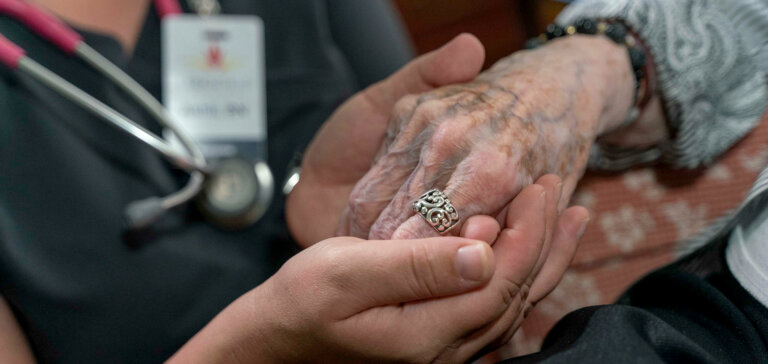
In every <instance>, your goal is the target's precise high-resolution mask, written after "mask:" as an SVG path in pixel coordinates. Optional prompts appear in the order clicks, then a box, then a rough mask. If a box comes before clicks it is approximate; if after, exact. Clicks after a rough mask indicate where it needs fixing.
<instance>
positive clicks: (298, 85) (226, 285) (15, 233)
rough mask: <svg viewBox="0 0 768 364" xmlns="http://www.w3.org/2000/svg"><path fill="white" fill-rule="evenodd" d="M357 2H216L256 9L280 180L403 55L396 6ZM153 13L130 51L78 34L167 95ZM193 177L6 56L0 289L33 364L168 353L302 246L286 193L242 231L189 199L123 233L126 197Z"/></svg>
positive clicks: (134, 111)
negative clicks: (291, 228)
mask: <svg viewBox="0 0 768 364" xmlns="http://www.w3.org/2000/svg"><path fill="white" fill-rule="evenodd" d="M182 3H184V2H183V1H182ZM361 3H362V2H358V1H357V0H341V1H329V2H328V3H326V2H325V1H307V0H281V1H270V0H264V1H258V0H231V1H229V0H223V1H222V8H223V12H224V13H229V14H256V15H259V16H260V17H261V18H262V19H263V20H264V24H265V35H266V57H267V59H266V65H267V99H268V101H267V102H268V131H269V140H268V146H269V158H268V162H269V164H270V166H271V168H272V170H273V171H274V174H275V178H276V181H277V182H278V183H279V182H281V181H282V179H283V177H284V176H285V173H286V165H287V164H288V163H289V160H290V159H291V157H292V155H293V153H294V152H295V151H297V150H302V149H303V148H304V147H305V146H306V144H307V143H308V142H309V141H310V139H311V137H312V135H313V134H314V132H315V131H316V130H317V128H318V127H319V126H320V125H321V123H322V122H323V121H324V120H325V119H326V118H327V117H328V116H329V115H330V113H331V112H332V111H333V110H334V109H335V107H337V106H338V105H339V104H340V103H341V102H342V101H343V100H344V99H345V98H347V97H348V96H350V95H351V94H353V93H354V92H356V91H357V90H359V89H360V87H363V86H365V85H367V84H369V83H371V82H373V81H375V80H378V79H381V78H383V77H385V76H386V75H387V74H389V73H391V72H392V71H394V70H395V69H396V68H398V67H400V66H401V65H402V64H404V63H405V62H406V61H407V60H408V58H409V57H410V48H409V47H408V45H407V41H406V40H405V37H404V36H403V31H402V29H401V28H400V25H399V23H398V21H397V19H396V17H395V16H394V13H393V11H392V9H391V8H390V5H388V3H385V2H383V1H382V2H365V4H364V5H361ZM187 10H188V9H187ZM159 24H160V23H159V20H158V18H157V16H156V15H155V12H154V9H152V10H149V12H148V16H147V20H146V24H145V26H144V29H143V31H142V34H141V36H140V38H139V42H138V44H137V47H136V51H135V55H134V56H133V57H132V58H130V59H128V58H126V57H125V56H124V54H123V50H122V49H121V47H120V45H119V44H118V43H117V42H116V41H115V40H114V39H112V38H109V37H106V36H103V35H99V34H93V33H87V32H82V33H83V36H84V37H85V40H86V41H87V42H88V43H89V44H90V45H91V46H92V47H94V48H95V49H96V50H98V51H99V52H101V53H102V54H103V55H105V56H106V57H107V58H109V59H110V60H112V61H113V62H115V63H116V64H117V65H118V66H120V67H123V68H124V69H126V70H127V71H128V72H129V73H130V74H131V75H132V76H134V77H135V78H136V79H137V80H138V81H140V82H141V83H142V84H143V85H144V86H145V87H147V88H148V89H149V90H150V91H151V92H152V93H154V94H155V96H157V97H158V98H160V96H161V92H162V90H161V77H160V53H161V52H160V34H159V29H160V26H159ZM0 33H2V34H3V35H5V36H6V37H8V38H9V39H11V40H12V41H14V42H16V43H17V44H19V45H21V46H22V47H24V48H25V49H26V50H27V51H28V53H29V55H30V56H32V57H33V58H34V59H35V60H37V61H39V62H41V63H43V64H44V65H45V66H47V67H49V68H50V69H52V70H53V71H54V72H56V73H57V74H59V75H62V76H64V77H65V78H67V79H68V80H70V81H71V82H73V83H74V84H75V85H77V86H79V87H80V88H82V89H84V90H85V91H86V92H88V93H90V94H91V95H94V96H95V97H97V98H98V99H100V100H101V101H103V102H105V103H107V104H108V105H110V106H112V107H114V108H115V109H117V110H118V111H120V112H122V113H124V114H125V115H127V116H128V117H130V118H131V119H133V120H135V121H137V122H138V123H140V124H142V125H143V126H145V127H147V128H149V129H150V130H152V131H154V132H156V133H159V132H160V129H159V127H158V125H157V124H156V123H155V122H154V121H152V120H151V118H150V117H149V116H148V115H147V113H146V112H144V111H143V110H142V109H141V108H140V107H139V106H138V105H137V104H136V103H135V102H133V101H132V100H131V99H130V98H129V97H127V96H126V95H124V94H122V93H121V92H120V91H119V90H118V89H117V88H116V87H114V86H113V85H112V84H110V83H109V82H108V81H106V80H105V79H104V78H102V77H100V76H99V75H97V74H96V73H95V72H93V71H91V70H90V69H89V68H88V67H87V66H85V65H83V64H82V63H81V62H80V61H77V60H75V59H72V58H69V57H67V56H65V55H63V54H62V53H60V52H59V51H57V50H56V49H54V48H53V47H52V46H50V45H49V44H47V43H45V42H43V41H42V40H40V39H39V38H37V37H36V36H34V35H32V34H31V33H29V32H28V31H27V30H26V28H24V27H22V26H20V25H19V24H17V23H16V22H14V21H12V20H9V19H7V18H5V17H0ZM374 47H375V48H374ZM186 178H187V176H186V175H185V174H184V173H180V172H178V171H175V170H174V169H173V168H171V167H170V166H169V165H168V164H167V163H166V162H165V161H164V160H163V159H162V158H161V157H160V156H158V155H157V154H156V153H154V152H153V151H151V150H150V149H148V148H146V147H144V146H143V145H141V144H140V143H138V142H137V141H136V140H134V139H133V138H131V137H130V136H127V135H125V134H123V133H121V132H119V131H117V130H115V129H114V128H113V127H111V126H109V125H107V124H106V123H104V122H103V121H101V120H100V119H98V118H96V117H94V116H92V115H91V114H90V113H88V112H87V111H85V110H83V109H81V108H79V107H77V106H75V105H74V104H72V103H70V102H68V101H66V100H65V99H63V98H62V97H61V96H59V95H57V94H55V93H54V92H52V91H50V90H49V89H47V88H46V87H45V86H43V85H41V84H39V83H37V82H35V81H34V80H32V79H30V78H29V77H26V76H23V75H17V74H15V73H12V72H10V71H8V70H6V69H1V70H0V294H2V296H3V297H4V298H5V299H6V300H7V301H8V303H9V305H10V306H11V309H12V310H13V311H14V314H15V316H16V318H17V320H18V322H19V324H20V325H21V327H22V328H23V330H24V332H25V333H26V335H27V338H28V341H29V343H30V345H31V347H32V349H33V351H34V353H35V356H36V358H37V359H38V360H39V361H40V362H84V363H91V362H111V363H118V362H138V363H150V362H159V361H163V360H165V359H167V358H168V357H169V356H170V355H172V354H173V353H174V352H175V351H176V350H177V349H178V348H179V347H181V345H183V344H184V343H185V342H186V341H187V340H188V339H189V338H191V337H192V336H193V335H194V334H195V333H196V332H197V331H199V330H200V329H201V328H202V327H203V326H205V324H206V323H207V322H208V321H210V320H211V319H212V318H213V317H214V316H215V315H216V314H217V313H218V312H219V311H221V310H222V309H223V308H225V307H226V306H227V305H228V304H229V303H230V302H232V301H233V300H234V299H236V298H237V297H238V296H240V295H242V294H243V293H245V292H247V291H249V290H250V289H252V288H253V287H255V286H257V285H259V284H260V283H261V282H263V281H264V280H265V279H266V278H268V277H269V276H270V275H271V274H273V273H274V272H275V271H276V269H277V268H278V267H279V266H280V265H281V264H282V263H283V262H284V261H285V260H286V259H287V258H288V257H290V256H291V255H292V254H294V253H295V252H296V251H297V250H298V249H297V248H296V246H295V244H294V243H293V241H292V240H291V239H290V237H289V234H288V233H287V230H286V228H285V224H284V218H283V204H284V199H283V198H282V197H281V196H279V195H276V197H275V201H274V202H273V204H272V207H271V208H270V210H269V212H268V213H267V215H266V216H265V217H264V218H263V219H262V220H261V221H260V222H259V223H258V224H256V225H255V226H253V227H252V228H250V229H248V230H245V231H238V232H226V231H222V230H219V229H217V228H215V227H213V226H211V225H209V224H208V223H206V222H205V221H204V220H203V219H202V218H201V217H200V216H199V214H198V213H197V212H196V211H195V209H194V208H192V207H189V206H185V207H183V208H181V209H179V210H178V211H176V212H174V213H172V214H170V216H168V217H167V218H165V219H164V220H163V221H162V222H161V223H159V224H158V225H156V226H155V227H154V228H153V229H152V230H150V231H147V232H143V233H141V234H135V233H126V231H125V230H124V227H123V224H122V222H123V220H122V219H123V216H122V212H123V209H124V208H125V206H126V205H127V204H128V203H130V202H131V201H135V200H138V199H142V198H145V197H149V196H158V195H167V194H169V193H171V192H174V191H176V190H177V189H178V188H180V187H181V186H182V185H183V183H184V181H185V179H186Z"/></svg>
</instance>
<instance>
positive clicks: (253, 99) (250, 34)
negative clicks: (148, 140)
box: [163, 15, 267, 161]
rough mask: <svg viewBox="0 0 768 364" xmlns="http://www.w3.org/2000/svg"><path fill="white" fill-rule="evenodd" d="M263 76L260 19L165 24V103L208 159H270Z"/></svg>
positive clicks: (182, 19) (182, 18) (191, 18)
mask: <svg viewBox="0 0 768 364" xmlns="http://www.w3.org/2000/svg"><path fill="white" fill-rule="evenodd" d="M264 73H265V71H264V25H263V23H262V21H261V19H260V18H259V17H256V16H240V15H225V16H206V17H200V16H196V15H178V16H173V17H168V18H166V19H164V20H163V101H164V104H165V106H166V108H167V109H168V111H169V113H170V115H171V117H172V118H173V120H174V121H175V122H176V124H178V127H179V128H180V129H181V130H183V131H185V132H186V133H187V135H189V137H191V138H192V139H193V140H194V141H195V142H196V143H198V144H199V145H200V147H201V149H202V151H203V154H204V155H205V156H206V157H207V158H211V159H221V158H228V157H233V156H240V157H245V158H248V159H251V160H256V161H264V160H266V140H267V126H266V95H265V93H266V92H265V81H264V80H265V76H264Z"/></svg>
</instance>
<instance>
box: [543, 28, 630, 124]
mask: <svg viewBox="0 0 768 364" xmlns="http://www.w3.org/2000/svg"><path fill="white" fill-rule="evenodd" d="M547 47H559V48H563V52H562V53H564V54H568V55H570V57H571V58H572V62H573V63H574V64H575V65H576V67H575V70H576V71H577V72H581V77H582V79H583V89H582V92H584V93H586V94H587V95H588V97H589V98H591V99H593V100H594V102H595V103H596V104H597V105H599V106H600V109H599V110H598V111H597V112H596V115H594V118H593V120H595V122H596V124H595V128H596V129H595V130H596V135H597V136H600V135H603V134H605V133H607V132H610V131H612V130H615V129H616V128H617V127H620V126H621V125H622V124H623V123H624V122H625V120H626V118H627V115H628V114H629V112H630V110H631V108H632V106H633V104H634V101H635V100H634V99H635V82H636V81H635V76H634V74H633V71H632V66H631V63H630V60H629V55H628V53H627V49H626V48H625V47H624V46H621V45H618V44H616V43H614V42H613V41H611V40H610V39H608V38H607V37H605V36H595V35H581V34H576V35H572V36H568V37H564V38H560V39H555V40H553V41H551V42H550V43H548V44H547Z"/></svg>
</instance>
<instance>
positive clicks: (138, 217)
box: [0, 0, 274, 230]
mask: <svg viewBox="0 0 768 364" xmlns="http://www.w3.org/2000/svg"><path fill="white" fill-rule="evenodd" d="M155 6H156V8H157V10H158V13H159V14H160V16H161V17H164V16H171V15H175V14H179V13H181V7H180V5H179V3H178V0H155ZM0 14H4V15H6V16H8V17H11V18H13V19H15V20H17V21H19V22H20V23H22V24H23V25H25V26H26V27H28V28H29V29H30V30H31V31H32V32H33V33H36V34H37V35H38V36H40V37H41V38H43V39H45V40H47V41H49V42H51V43H52V44H53V45H54V46H56V47H57V48H59V49H60V50H61V51H62V52H64V53H65V54H67V55H70V56H73V57H76V58H78V59H80V60H82V61H83V62H85V63H86V64H87V65H89V66H90V67H92V68H93V69H95V70H96V71H98V72H99V73H101V74H102V75H103V76H105V77H106V78H107V79H109V80H110V81H111V82H113V83H114V84H115V85H117V86H118V87H119V88H120V89H122V90H123V91H125V93H126V94H128V95H130V96H131V97H132V98H133V99H134V100H135V101H136V102H138V103H139V104H140V105H141V106H142V107H143V108H145V109H146V110H147V111H148V112H149V114H150V115H151V116H152V117H153V118H154V119H155V120H157V122H158V123H159V124H160V125H161V126H162V127H164V128H166V130H168V131H170V132H171V133H172V134H173V135H175V136H176V138H177V139H178V141H179V142H180V144H181V146H182V147H183V149H184V152H180V151H178V150H177V149H175V148H174V147H173V146H172V145H171V144H170V143H169V142H168V141H166V140H165V139H163V138H161V137H159V136H157V135H155V134H154V133H152V132H151V131H149V130H147V129H145V128H144V127H142V126H141V125H139V124H137V123H135V122H134V121H132V120H130V119H128V118H127V117H125V116H124V115H123V114H121V113H119V112H117V111H116V110H114V109H113V108H111V107H109V106H107V105H106V104H104V103H103V102H101V101H99V100H98V99H96V98H94V97H93V96H91V95H89V94H88V93H86V92H85V91H83V90H81V89H80V88H78V87H77V86H75V85H73V84H72V83H70V82H69V81H67V80H65V79H63V78H62V77H60V76H59V75H57V74H55V73H53V72H52V71H50V70H49V69H47V68H45V67H44V66H42V65H41V64H39V63H37V62H35V61H34V60H32V59H31V58H29V57H27V56H26V52H25V51H24V50H23V49H22V48H20V47H19V46H17V45H16V44H14V43H13V42H11V41H10V40H8V39H7V38H5V37H4V36H2V35H0V63H2V64H4V65H5V66H7V67H9V68H10V69H12V70H14V71H17V72H23V73H25V74H27V75H29V76H31V77H32V78H33V79H35V80H37V81H39V82H41V83H43V84H44V85H46V86H47V87H49V88H51V89H52V90H54V91H55V92H57V93H58V94H60V95H61V96H63V97H65V98H66V99H68V100H70V101H71V102H73V103H75V104H77V105H79V106H80V107H82V108H83V109H85V110H87V111H89V112H91V113H92V114H94V115H96V116H98V117H99V118H101V119H103V120H104V121H106V122H108V123H109V124H111V125H112V126H114V127H116V128H118V129H119V130H121V131H123V132H125V133H127V134H128V135H130V136H132V137H134V138H135V139H137V140H138V141H140V142H142V143H144V144H145V145H146V146H148V147H150V148H151V149H153V150H155V151H156V152H157V153H159V154H161V155H162V156H163V157H165V159H167V160H168V162H170V163H171V164H172V165H174V166H175V167H178V168H180V169H183V170H185V171H186V172H188V173H189V175H190V178H189V180H188V182H187V184H186V185H185V186H184V187H182V188H181V189H180V190H178V191H176V192H174V193H172V194H170V195H167V196H164V197H159V196H158V197H150V198H146V199H143V200H138V201H134V202H132V203H130V204H128V206H127V207H126V208H125V219H126V225H127V228H128V229H131V230H140V229H145V228H147V227H149V226H151V225H153V224H154V223H156V222H158V221H159V220H160V219H161V218H162V217H163V216H165V214H167V213H168V212H169V211H170V210H172V209H174V208H176V207H179V206H181V205H183V204H186V203H188V202H190V201H192V200H193V199H196V200H197V203H198V206H199V208H200V210H201V212H202V213H203V215H205V216H206V217H207V218H208V219H209V220H211V221H212V222H214V223H215V224H217V225H219V226H221V227H225V228H243V227H247V226H250V225H252V224H254V223H255V222H256V221H258V220H259V219H260V218H261V217H262V216H263V215H264V213H265V212H266V210H267V208H268V207H269V204H270V203H271V200H272V193H273V189H274V181H273V177H272V172H271V170H270V169H269V166H268V165H267V164H266V163H265V162H262V161H259V162H255V163H254V162H252V161H248V160H245V159H241V158H230V159H225V160H222V161H218V162H217V163H216V165H215V166H211V165H210V164H209V163H208V162H207V161H206V158H205V157H204V156H203V154H202V152H201V151H200V148H199V147H198V146H197V144H196V143H195V142H193V141H192V140H191V139H190V138H189V137H188V136H187V135H185V133H184V132H182V131H181V130H179V128H178V127H177V126H176V125H175V124H174V122H173V121H172V120H171V118H170V117H169V115H168V113H167V111H166V110H165V108H164V107H163V105H162V104H161V103H160V102H159V101H158V100H157V99H155V98H154V97H153V96H152V95H151V94H150V93H149V91H147V90H146V89H144V88H143V87H142V86H141V85H139V83H138V82H136V81H135V80H134V79H133V78H131V77H130V76H129V75H128V74H126V73H125V72H124V71H123V70H121V69H120V68H119V67H117V66H116V65H114V64H113V63H112V62H110V61H109V60H107V59H106V58H105V57H104V56H102V55H101V54H99V53H98V52H97V51H96V50H94V49H93V48H91V47H90V46H88V45H87V44H86V43H85V42H84V41H83V38H82V37H81V36H80V34H78V33H77V32H75V31H74V30H72V29H71V28H70V27H68V26H67V25H66V24H64V23H63V22H62V21H60V20H59V19H58V18H56V17H54V16H52V15H50V14H49V13H47V12H46V11H44V10H42V9H40V8H38V7H36V6H34V5H32V4H29V3H27V2H25V1H23V0H0Z"/></svg>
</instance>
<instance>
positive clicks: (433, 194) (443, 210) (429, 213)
mask: <svg viewBox="0 0 768 364" xmlns="http://www.w3.org/2000/svg"><path fill="white" fill-rule="evenodd" d="M413 211H415V212H416V213H417V214H419V215H421V217H423V218H424V220H426V221H427V223H429V225H430V226H432V228H433V229H435V231H437V232H438V233H440V234H442V233H445V232H446V231H448V230H451V228H453V227H454V226H456V224H457V223H458V222H459V213H458V212H456V209H455V208H454V207H453V204H451V200H449V199H448V197H446V196H445V194H443V193H442V192H440V190H438V189H432V190H429V191H427V192H426V193H425V194H423V195H421V197H419V199H418V200H416V201H414V202H413Z"/></svg>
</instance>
